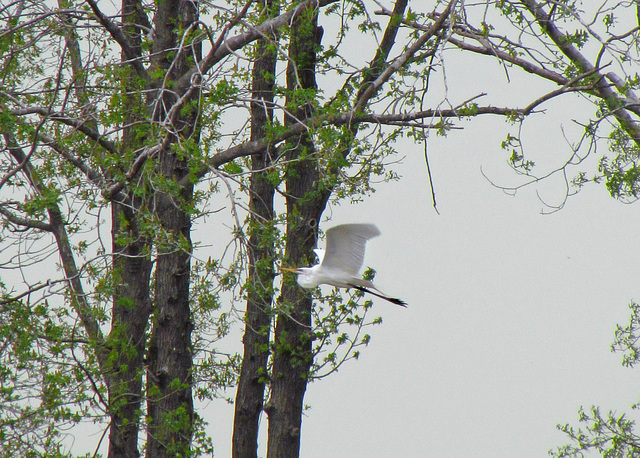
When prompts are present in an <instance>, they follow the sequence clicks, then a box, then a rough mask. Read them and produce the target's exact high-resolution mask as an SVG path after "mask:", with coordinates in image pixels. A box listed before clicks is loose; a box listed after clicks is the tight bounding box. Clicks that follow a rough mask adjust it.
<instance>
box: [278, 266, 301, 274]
mask: <svg viewBox="0 0 640 458" xmlns="http://www.w3.org/2000/svg"><path fill="white" fill-rule="evenodd" d="M279 269H280V270H284V271H285V272H293V273H296V271H297V269H290V268H288V267H279Z"/></svg>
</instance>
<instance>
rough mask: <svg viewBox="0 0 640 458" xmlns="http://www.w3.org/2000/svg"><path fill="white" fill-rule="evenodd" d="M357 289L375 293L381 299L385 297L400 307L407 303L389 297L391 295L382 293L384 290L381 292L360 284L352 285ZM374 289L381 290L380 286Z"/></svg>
mask: <svg viewBox="0 0 640 458" xmlns="http://www.w3.org/2000/svg"><path fill="white" fill-rule="evenodd" d="M352 286H353V287H354V288H355V289H357V290H359V291H362V292H363V293H369V294H373V295H374V296H377V297H379V298H380V299H384V300H385V301H389V302H391V303H392V304H396V305H399V306H400V307H406V306H407V303H406V302H405V301H403V300H401V299H398V298H395V297H389V296H385V295H384V294H382V292H380V293H376V292H375V291H371V290H370V289H367V288H365V287H364V286H358V285H352ZM373 288H374V289H376V290H377V291H380V290H379V289H378V288H375V287H373Z"/></svg>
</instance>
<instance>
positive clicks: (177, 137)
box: [147, 0, 201, 458]
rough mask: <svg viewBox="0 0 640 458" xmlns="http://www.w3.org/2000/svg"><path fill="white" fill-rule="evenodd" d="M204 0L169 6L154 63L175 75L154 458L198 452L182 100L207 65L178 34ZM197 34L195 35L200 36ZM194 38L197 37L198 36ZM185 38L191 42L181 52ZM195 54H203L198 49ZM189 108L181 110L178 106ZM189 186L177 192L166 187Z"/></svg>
mask: <svg viewBox="0 0 640 458" xmlns="http://www.w3.org/2000/svg"><path fill="white" fill-rule="evenodd" d="M197 21H198V6H197V4H196V2H190V1H183V0H165V1H164V2H162V3H160V4H159V6H158V11H157V13H156V16H155V19H154V25H155V37H154V43H153V47H152V51H153V56H154V57H153V59H154V61H153V65H154V66H155V67H156V68H158V69H162V70H164V71H165V72H167V74H166V75H165V76H164V77H163V79H162V81H163V83H162V84H166V86H165V87H160V88H159V90H158V91H157V95H156V97H157V98H156V100H155V101H154V102H156V103H155V104H154V107H155V108H154V121H156V122H159V123H161V124H162V125H163V127H164V128H165V129H169V133H168V134H167V135H168V138H167V140H166V141H165V144H164V145H163V148H162V149H161V150H160V153H159V158H158V169H157V172H158V175H159V176H160V178H161V180H160V186H159V190H158V191H156V194H155V202H154V204H155V207H154V209H155V214H156V217H157V218H158V221H159V222H160V224H161V226H162V230H163V233H162V234H157V240H156V247H157V252H158V258H157V262H156V270H155V294H154V299H155V302H154V305H155V310H154V312H155V316H154V323H153V330H152V335H151V341H150V346H149V353H148V359H149V373H148V379H147V394H148V407H147V410H148V419H149V430H148V434H149V435H148V441H147V457H149V458H162V457H167V458H168V457H175V456H188V455H190V453H191V450H190V448H191V439H192V435H193V425H194V418H195V417H194V411H193V397H192V366H193V360H192V358H193V351H192V344H191V332H192V330H193V324H192V321H191V309H190V298H189V284H190V269H191V250H192V243H191V212H190V207H191V205H192V204H193V186H192V185H191V184H190V181H189V180H183V179H185V178H186V177H187V176H188V175H189V154H190V153H189V150H188V149H185V148H183V147H182V145H179V146H178V141H183V140H186V139H191V140H192V141H191V142H187V144H189V143H190V144H194V143H197V137H198V128H197V124H196V123H197V116H198V112H197V110H198V108H197V106H196V105H197V104H196V103H194V101H197V100H198V91H197V90H195V89H197V88H187V90H191V93H190V94H189V95H185V94H176V93H175V89H174V87H175V86H174V85H173V82H175V81H178V80H179V79H180V77H181V76H183V75H184V74H185V73H186V72H187V71H188V70H189V69H190V68H191V67H192V66H193V60H194V59H195V60H199V59H200V57H201V56H200V45H199V44H198V42H197V41H196V42H193V43H189V38H187V39H184V40H182V39H181V38H179V37H178V36H177V35H176V32H177V31H178V30H182V31H186V30H187V29H189V28H190V27H193V26H194V25H197ZM194 32H195V30H194ZM191 38H193V35H191ZM181 40H182V42H183V43H185V44H187V43H188V44H187V45H186V48H184V49H180V43H181ZM192 50H195V55H193V51H192ZM181 98H182V102H184V103H183V104H182V105H181V107H180V108H179V109H175V104H176V103H177V102H178V101H180V100H181ZM181 180H183V181H182V183H187V184H184V185H183V186H180V187H179V189H175V188H174V187H173V186H168V187H167V186H166V185H163V184H162V183H163V182H166V183H179V182H181Z"/></svg>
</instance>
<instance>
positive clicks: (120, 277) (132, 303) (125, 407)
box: [107, 203, 152, 458]
mask: <svg viewBox="0 0 640 458" xmlns="http://www.w3.org/2000/svg"><path fill="white" fill-rule="evenodd" d="M134 208H136V205H134V204H132V205H130V206H125V205H120V204H115V203H114V204H113V206H112V221H113V229H112V234H113V236H112V238H113V248H114V250H113V252H114V257H113V282H114V285H115V291H114V300H113V321H112V327H111V333H110V334H109V339H108V341H107V343H108V347H109V350H110V352H111V353H112V354H113V357H114V360H113V367H112V368H111V370H112V371H113V372H111V373H109V374H108V377H109V406H110V409H111V411H110V413H111V426H110V431H109V457H110V458H119V457H125V456H126V457H136V456H139V452H138V433H139V429H140V414H141V412H140V408H141V402H142V399H141V397H142V375H143V363H144V355H145V348H146V335H147V326H148V323H149V316H150V314H151V298H150V295H149V284H150V275H151V266H152V263H151V259H150V257H149V241H148V240H147V239H146V238H145V237H144V236H142V235H141V234H140V233H139V232H138V231H137V223H136V221H135V218H136V217H137V215H135V214H134V210H132V209H134ZM138 208H139V206H138ZM122 221H126V222H125V223H122ZM120 239H124V240H131V242H130V243H127V244H125V245H124V246H123V244H122V243H121V242H119V241H118V240H120Z"/></svg>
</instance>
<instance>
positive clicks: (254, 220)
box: [233, 0, 277, 458]
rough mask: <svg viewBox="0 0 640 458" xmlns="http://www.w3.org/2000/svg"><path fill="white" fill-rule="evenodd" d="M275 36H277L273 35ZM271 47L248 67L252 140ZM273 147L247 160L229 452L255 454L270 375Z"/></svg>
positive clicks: (261, 134) (259, 135)
mask: <svg viewBox="0 0 640 458" xmlns="http://www.w3.org/2000/svg"><path fill="white" fill-rule="evenodd" d="M273 4H274V2H273V0H266V1H264V2H263V8H264V12H265V13H264V18H268V17H271V16H273V14H274V13H275V11H273V10H272V8H273V7H274V5H273ZM273 38H275V37H273ZM276 57H277V56H276V53H275V49H274V47H273V45H271V44H270V43H269V42H268V41H267V40H265V39H262V40H259V41H258V42H257V43H256V58H255V61H254V63H253V69H252V84H251V87H252V102H251V140H252V141H257V140H262V139H264V138H265V137H266V131H265V129H266V128H267V126H268V124H269V123H270V122H271V120H272V118H273V106H272V105H273V98H274V93H273V87H274V83H275V80H274V78H275V73H276V62H277V58H276ZM271 154H272V150H271V147H267V148H266V150H264V151H263V152H262V153H261V154H257V155H255V156H253V157H252V159H251V168H252V170H254V173H252V175H251V178H250V182H251V185H250V194H249V209H250V211H251V214H250V216H249V218H250V221H249V244H248V255H249V272H248V279H247V311H246V314H245V331H244V336H243V345H244V351H243V359H242V367H241V370H240V377H239V380H238V387H237V392H236V404H235V418H234V424H233V456H234V457H235V458H251V457H257V453H258V428H259V420H260V414H261V413H262V408H263V405H264V390H265V384H266V381H267V378H268V374H267V361H268V358H269V338H270V328H271V317H272V308H271V304H272V302H273V278H274V270H273V259H274V257H275V232H274V231H275V227H274V224H275V221H274V217H275V212H274V207H273V206H274V200H273V199H274V194H275V185H274V183H273V181H272V180H270V179H269V173H270V171H269V170H268V167H269V165H270V164H271V163H272V156H271Z"/></svg>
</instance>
